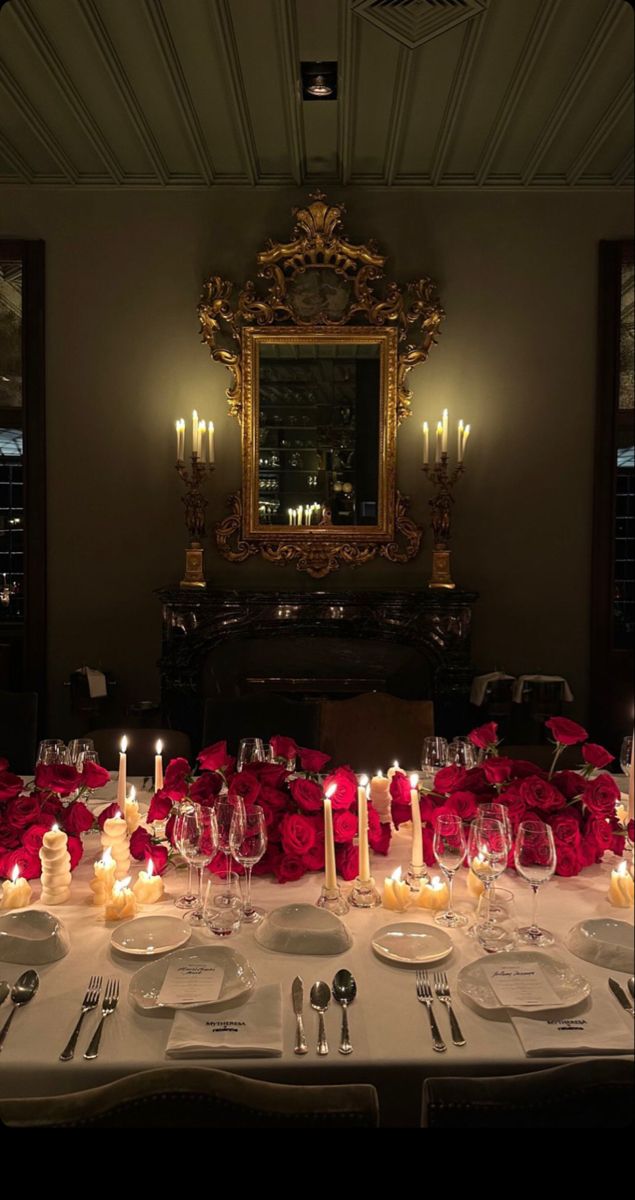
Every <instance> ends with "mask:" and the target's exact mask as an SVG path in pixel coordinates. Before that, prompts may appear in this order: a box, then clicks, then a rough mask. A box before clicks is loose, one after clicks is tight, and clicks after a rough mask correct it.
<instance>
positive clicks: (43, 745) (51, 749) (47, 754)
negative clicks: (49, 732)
mask: <svg viewBox="0 0 635 1200" xmlns="http://www.w3.org/2000/svg"><path fill="white" fill-rule="evenodd" d="M65 762H66V743H65V742H62V741H60V739H59V738H46V739H45V740H44V741H43V742H40V744H39V746H38V748H37V758H36V760H35V765H36V766H40V764H43V765H44V766H45V767H50V766H51V765H52V764H53V763H65Z"/></svg>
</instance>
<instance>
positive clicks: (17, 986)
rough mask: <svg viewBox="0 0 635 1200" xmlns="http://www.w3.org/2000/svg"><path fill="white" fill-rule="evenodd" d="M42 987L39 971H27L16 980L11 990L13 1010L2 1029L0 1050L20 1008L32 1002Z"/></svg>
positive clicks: (0, 1030) (0, 1032) (0, 1031)
mask: <svg viewBox="0 0 635 1200" xmlns="http://www.w3.org/2000/svg"><path fill="white" fill-rule="evenodd" d="M39 986H40V977H39V975H38V973H37V971H25V972H24V974H23V975H21V976H20V978H19V979H17V980H16V982H15V983H14V985H13V987H12V988H11V1001H12V1003H13V1008H12V1009H11V1012H10V1013H9V1016H8V1017H7V1019H6V1021H5V1023H4V1025H3V1026H2V1029H0V1050H2V1047H3V1046H4V1041H5V1038H6V1036H7V1033H8V1032H9V1026H10V1025H11V1022H12V1020H13V1018H14V1016H15V1014H16V1011H17V1009H18V1008H22V1006H23V1005H24V1004H28V1003H29V1000H32V999H33V997H34V995H35V993H36V992H37V990H38V988H39Z"/></svg>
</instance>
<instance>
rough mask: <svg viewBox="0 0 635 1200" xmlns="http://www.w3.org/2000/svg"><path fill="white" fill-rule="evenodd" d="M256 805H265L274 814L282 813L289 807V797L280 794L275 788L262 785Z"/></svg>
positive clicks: (284, 793)
mask: <svg viewBox="0 0 635 1200" xmlns="http://www.w3.org/2000/svg"><path fill="white" fill-rule="evenodd" d="M258 803H259V804H263V803H266V804H268V805H269V807H270V808H272V809H273V810H274V812H277V813H283V812H284V811H285V809H287V808H288V807H289V797H288V795H287V793H286V792H281V791H280V790H279V789H278V788H277V787H270V786H269V784H268V783H262V784H261V785H260V796H259V798H258Z"/></svg>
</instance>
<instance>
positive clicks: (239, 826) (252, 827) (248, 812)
mask: <svg viewBox="0 0 635 1200" xmlns="http://www.w3.org/2000/svg"><path fill="white" fill-rule="evenodd" d="M229 843H230V846H231V852H232V855H233V857H234V858H235V860H236V862H237V863H240V865H241V866H242V867H244V868H245V891H244V901H243V908H242V919H243V921H246V922H247V923H248V924H250V925H257V924H258V922H259V921H261V920H262V918H263V917H264V915H265V914H264V911H263V909H262V908H255V907H254V905H253V904H252V902H251V872H252V870H253V868H254V867H255V865H256V863H257V862H260V859H261V858H262V856H263V854H264V852H265V850H266V849H267V823H266V821H265V814H264V811H263V809H262V808H260V807H259V806H258V805H257V804H253V805H251V806H249V807H245V808H244V809H243V811H242V812H241V811H240V809H238V808H235V809H234V815H233V817H232V823H231V826H230V830H229Z"/></svg>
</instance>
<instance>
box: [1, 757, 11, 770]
mask: <svg viewBox="0 0 635 1200" xmlns="http://www.w3.org/2000/svg"><path fill="white" fill-rule="evenodd" d="M8 770H9V759H8V758H0V773H1V772H2V771H8Z"/></svg>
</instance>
